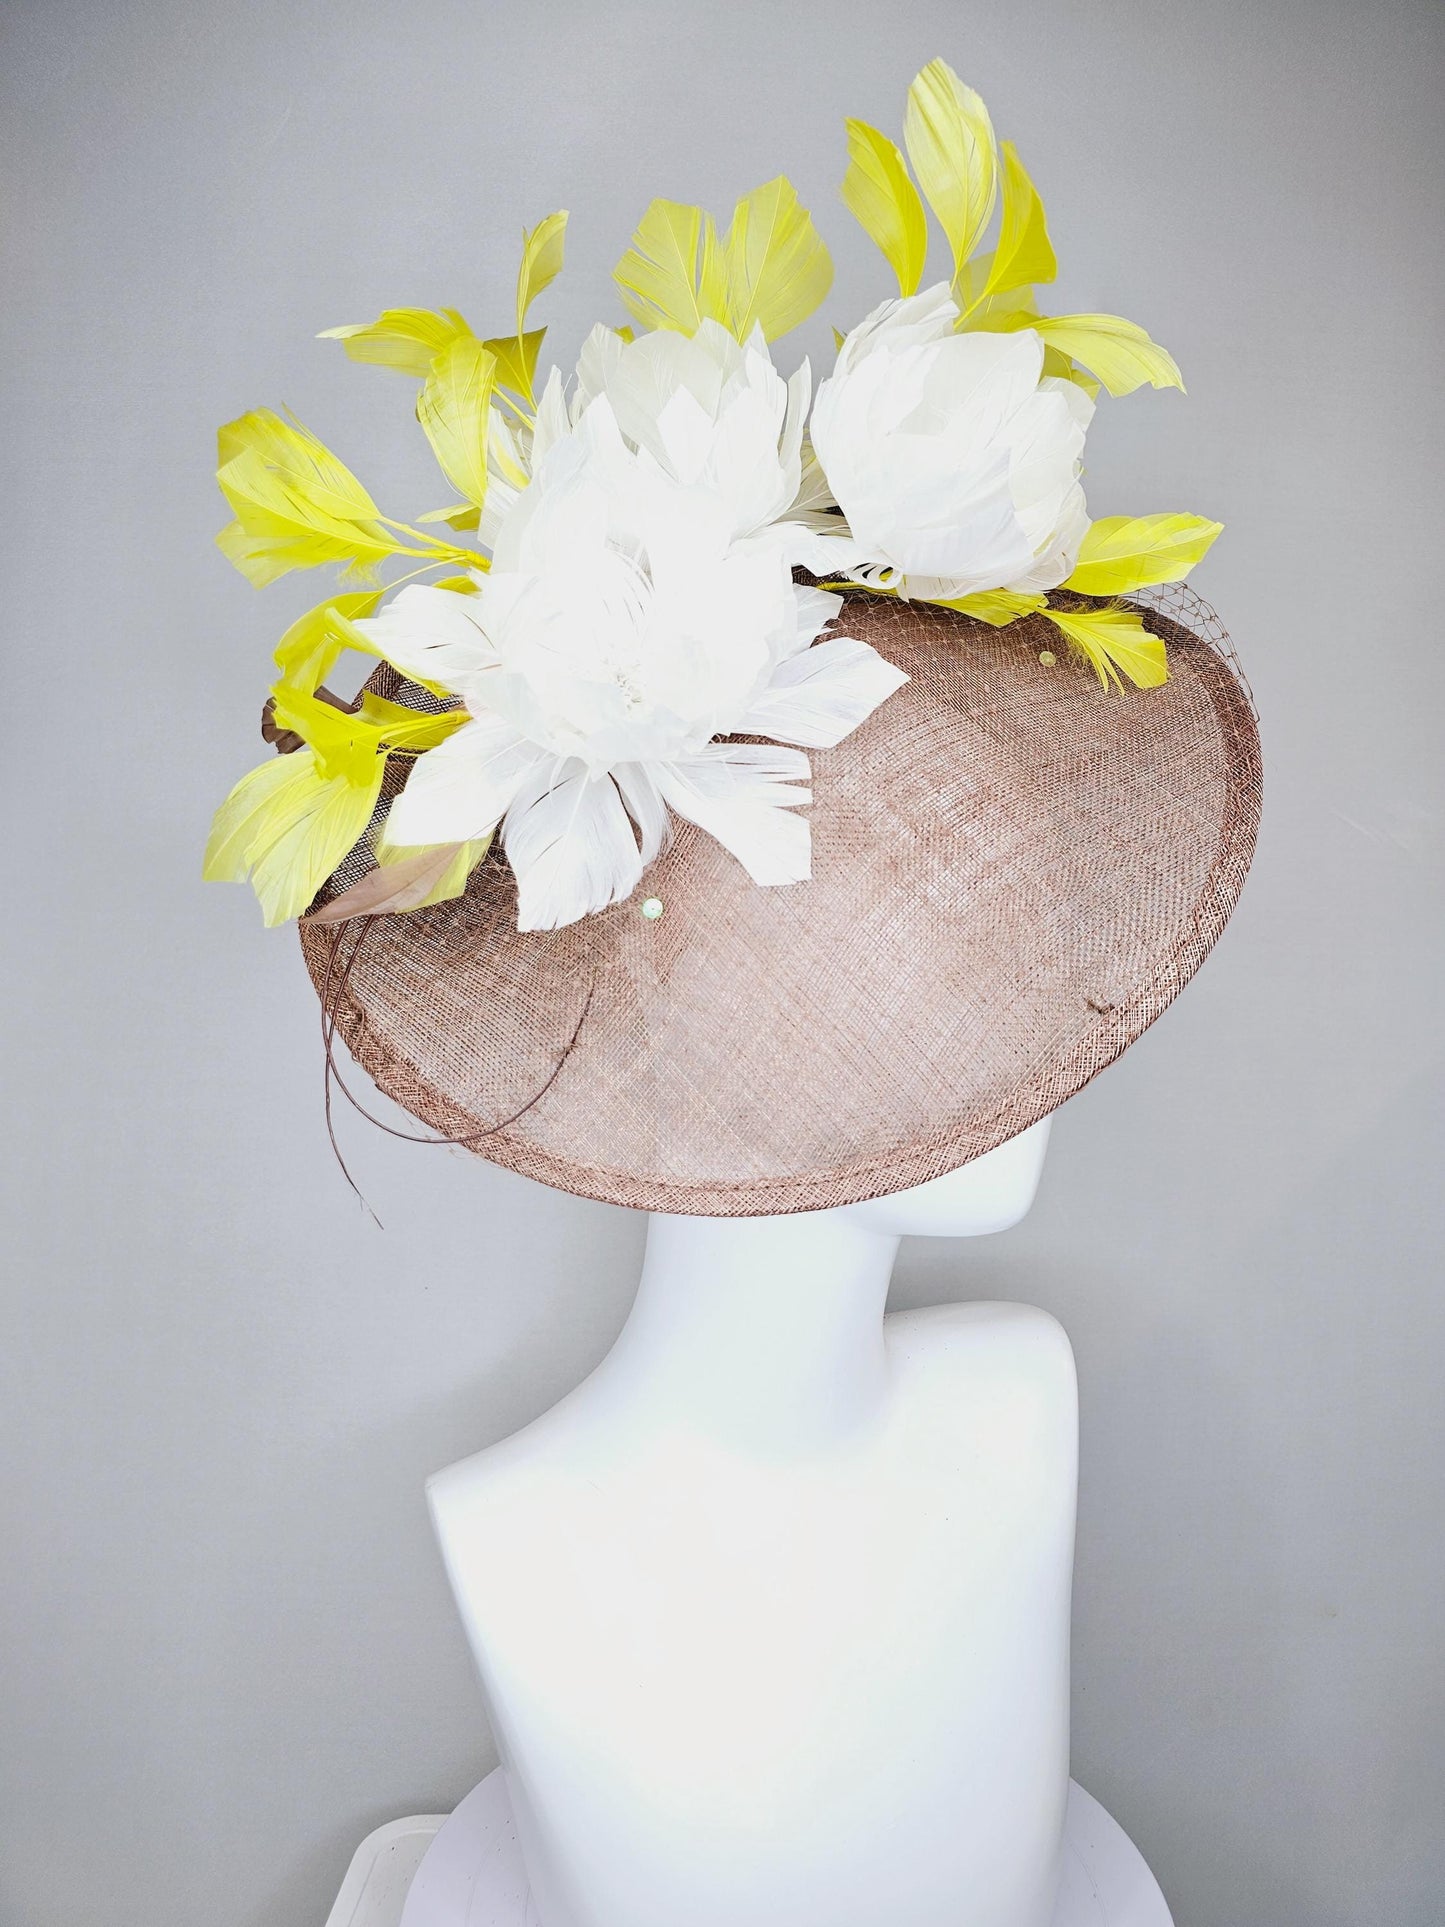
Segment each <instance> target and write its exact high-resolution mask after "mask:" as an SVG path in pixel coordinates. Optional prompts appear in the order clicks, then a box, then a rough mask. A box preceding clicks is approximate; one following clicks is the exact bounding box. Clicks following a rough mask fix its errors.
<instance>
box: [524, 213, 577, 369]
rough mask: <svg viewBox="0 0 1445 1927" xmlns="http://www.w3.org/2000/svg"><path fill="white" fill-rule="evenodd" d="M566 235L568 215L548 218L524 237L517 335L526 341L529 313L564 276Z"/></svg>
mask: <svg viewBox="0 0 1445 1927" xmlns="http://www.w3.org/2000/svg"><path fill="white" fill-rule="evenodd" d="M566 233H567V211H566V209H565V208H564V209H563V210H562V211H561V212H560V213H558V214H549V215H548V216H547V218H546V220H545V221H539V222H538V223H537V225H536V227H534V228H533V229H532V230H531V232H530V233H527V232H525V231H524V232H523V235H522V265H521V268H520V269H519V270H518V273H517V335H518V338H519V339H521V338H523V330H524V328H525V327H526V323H527V310H528V309H529V308H530V307H531V305H532V303H533V302H534V301H535V300H536V299H537V296H538V295H539V294H540V293H541V292H542V290H543V289H544V288H550V287H551V285H552V283H553V282H554V281H555V280H556V279H557V276H558V275H559V274H560V273H561V272H562V246H563V241H564V239H565V237H566Z"/></svg>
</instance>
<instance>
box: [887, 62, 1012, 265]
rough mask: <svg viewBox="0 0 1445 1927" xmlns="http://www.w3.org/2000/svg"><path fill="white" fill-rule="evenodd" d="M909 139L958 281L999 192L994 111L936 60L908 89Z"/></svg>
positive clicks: (906, 124) (905, 130) (911, 155)
mask: <svg viewBox="0 0 1445 1927" xmlns="http://www.w3.org/2000/svg"><path fill="white" fill-rule="evenodd" d="M903 140H904V145H905V146H906V147H907V149H908V158H909V160H911V161H912V163H913V171H914V173H915V174H916V175H917V176H918V179H919V181H920V183H921V185H922V187H923V192H924V194H925V196H926V197H927V200H928V205H929V206H930V207H931V208H932V209H933V211H934V213H935V214H936V215H937V216H938V220H939V224H940V225H941V227H942V228H943V231H944V233H945V234H946V235H947V237H948V245H949V247H950V248H951V249H952V251H953V270H954V279H955V281H956V280H957V279H958V276H959V272H960V270H961V269H962V268H963V267H964V265H965V263H966V262H967V261H968V259H969V256H970V255H971V254H972V253H973V251H974V249H975V248H976V247H977V246H978V244H979V242H980V241H981V240H982V239H983V235H984V230H985V229H986V228H987V227H988V224H989V221H990V219H991V218H992V215H993V206H994V198H995V195H996V193H997V191H998V151H997V143H996V141H995V139H994V131H993V123H992V121H990V119H989V117H988V109H987V108H986V107H985V106H984V104H983V101H982V100H981V99H980V98H979V96H978V95H977V94H976V93H975V92H974V91H973V89H972V87H965V86H964V84H963V82H962V81H961V80H960V79H959V77H958V75H957V74H956V73H955V72H954V71H953V69H952V67H950V66H949V65H948V64H947V62H946V61H942V60H931V61H929V63H928V65H927V66H926V67H925V68H924V69H923V72H922V73H921V74H919V76H918V78H917V79H916V80H915V81H914V83H913V85H912V86H911V87H910V88H909V90H908V105H907V108H906V109H905V111H904V116H903Z"/></svg>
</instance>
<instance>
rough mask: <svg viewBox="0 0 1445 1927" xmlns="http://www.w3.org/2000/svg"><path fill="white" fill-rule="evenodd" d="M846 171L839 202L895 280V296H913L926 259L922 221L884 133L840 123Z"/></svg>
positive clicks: (925, 224) (858, 124)
mask: <svg viewBox="0 0 1445 1927" xmlns="http://www.w3.org/2000/svg"><path fill="white" fill-rule="evenodd" d="M844 126H845V127H846V128H847V130H848V171H847V173H846V174H845V175H844V176H843V189H842V192H843V200H844V202H845V203H846V205H847V207H848V209H849V211H850V212H851V213H852V214H853V216H854V218H855V219H856V220H857V221H858V222H859V224H860V225H861V227H862V228H863V231H864V233H865V234H867V235H868V237H869V239H870V240H872V241H873V242H874V244H875V245H876V246H877V247H879V248H881V249H882V251H883V255H884V258H885V259H886V260H887V262H888V265H889V267H891V268H892V270H893V272H894V274H896V275H897V277H898V292H899V293H900V294H904V295H907V294H916V293H917V291H918V284H919V282H920V281H921V280H922V279H923V264H924V260H925V258H926V257H927V254H928V216H927V215H926V214H925V213H924V211H923V203H922V201H921V200H920V199H919V198H918V189H917V188H916V187H915V186H914V185H913V180H912V177H911V176H910V174H909V172H908V164H907V162H906V161H905V160H904V158H903V156H902V154H900V153H899V151H898V149H897V148H896V147H895V146H894V144H893V142H892V141H891V140H889V138H888V136H887V135H886V134H880V133H879V131H878V129H877V128H876V127H870V126H869V125H868V123H867V122H866V121H862V120H850V121H845V122H844Z"/></svg>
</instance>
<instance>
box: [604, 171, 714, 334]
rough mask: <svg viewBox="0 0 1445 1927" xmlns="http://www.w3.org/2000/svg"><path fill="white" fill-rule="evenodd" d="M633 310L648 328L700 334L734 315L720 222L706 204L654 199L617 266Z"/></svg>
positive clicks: (619, 282)
mask: <svg viewBox="0 0 1445 1927" xmlns="http://www.w3.org/2000/svg"><path fill="white" fill-rule="evenodd" d="M612 279H613V280H614V281H615V282H616V283H617V286H618V289H619V291H620V293H621V295H622V299H623V302H624V303H625V305H626V308H627V312H628V313H629V314H630V315H631V316H632V317H633V319H634V320H635V321H637V322H639V323H640V324H641V326H642V327H644V328H649V329H656V328H671V329H673V330H674V331H675V332H676V333H678V334H684V335H691V334H696V333H697V331H698V329H699V328H700V327H701V326H702V324H703V322H704V321H721V322H722V323H723V324H724V325H726V324H727V320H728V309H727V287H726V282H725V279H724V275H723V264H722V251H721V248H720V246H719V243H718V236H717V225H716V223H715V222H714V220H713V218H712V216H711V215H710V214H704V213H703V211H702V209H701V208H700V207H685V206H683V205H682V203H681V202H679V201H653V202H651V203H650V204H649V206H648V209H647V212H646V213H645V214H644V215H643V217H642V219H641V220H640V221H639V222H638V224H637V232H636V233H635V234H634V235H633V237H632V246H631V247H630V248H629V249H628V250H627V252H626V254H624V255H623V257H622V259H621V260H620V261H619V262H618V263H617V266H616V267H615V268H614V269H613V270H612Z"/></svg>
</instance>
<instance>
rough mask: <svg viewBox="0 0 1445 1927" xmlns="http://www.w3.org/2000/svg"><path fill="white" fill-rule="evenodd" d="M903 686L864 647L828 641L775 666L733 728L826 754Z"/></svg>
mask: <svg viewBox="0 0 1445 1927" xmlns="http://www.w3.org/2000/svg"><path fill="white" fill-rule="evenodd" d="M907 681H908V678H907V676H906V675H904V673H903V671H902V670H901V669H898V668H895V667H894V665H893V664H892V663H891V662H888V661H887V660H886V659H885V658H884V657H882V656H880V655H879V653H878V651H877V650H876V649H872V648H870V647H869V645H868V644H867V643H866V642H859V641H857V640H856V639H855V638H854V637H852V636H830V637H829V639H828V640H827V641H826V642H820V643H816V644H815V645H814V646H813V647H812V648H811V649H805V650H804V651H803V653H802V654H801V655H798V656H792V657H790V658H789V660H788V661H787V662H784V663H780V664H779V666H778V668H777V669H776V671H775V672H774V674H773V680H772V682H771V684H770V685H769V686H768V688H767V689H765V690H764V691H763V693H762V695H761V696H759V697H758V698H757V700H756V701H755V702H754V703H753V706H752V708H751V709H750V710H749V711H748V713H747V715H746V716H744V717H743V719H742V722H741V723H740V724H739V725H738V728H739V730H740V731H747V732H749V733H750V734H753V735H757V736H771V737H773V738H774V739H775V740H777V741H779V742H783V743H801V744H802V745H803V746H804V748H806V749H831V748H832V747H833V745H834V744H835V743H841V742H842V740H843V738H844V737H845V736H848V735H851V734H852V732H853V731H854V730H855V729H856V728H857V727H858V725H859V723H861V722H863V721H864V720H865V719H866V718H867V717H869V716H871V715H872V714H873V711H874V710H875V709H877V707H878V705H879V704H880V703H883V702H886V701H887V700H888V698H889V697H890V696H891V695H892V694H893V693H894V691H895V690H898V689H901V688H902V687H903V685H904V683H906V682H907Z"/></svg>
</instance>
